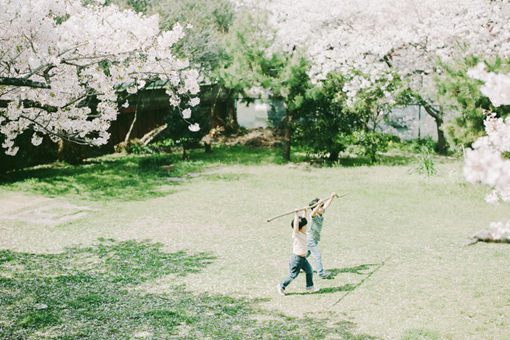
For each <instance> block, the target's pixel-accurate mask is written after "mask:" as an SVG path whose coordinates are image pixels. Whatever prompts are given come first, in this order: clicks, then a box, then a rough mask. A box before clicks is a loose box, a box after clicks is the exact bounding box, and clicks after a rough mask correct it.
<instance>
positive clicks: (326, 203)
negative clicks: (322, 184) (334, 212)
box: [323, 192, 338, 211]
mask: <svg viewBox="0 0 510 340" xmlns="http://www.w3.org/2000/svg"><path fill="white" fill-rule="evenodd" d="M337 196H338V195H337V194H336V193H334V192H332V193H331V195H330V196H329V198H328V199H327V200H326V202H325V203H324V207H323V209H324V211H326V209H327V208H328V207H329V206H330V205H331V202H333V198H335V197H337Z"/></svg>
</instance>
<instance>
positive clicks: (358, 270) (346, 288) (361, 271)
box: [287, 263, 379, 295]
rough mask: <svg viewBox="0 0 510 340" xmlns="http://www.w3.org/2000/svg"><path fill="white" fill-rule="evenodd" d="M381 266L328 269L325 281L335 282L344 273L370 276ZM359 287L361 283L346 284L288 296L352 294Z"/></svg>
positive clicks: (361, 265) (366, 265)
mask: <svg viewBox="0 0 510 340" xmlns="http://www.w3.org/2000/svg"><path fill="white" fill-rule="evenodd" d="M378 266H379V264H371V263H368V264H360V265H358V266H354V267H345V268H332V269H328V272H329V276H328V277H327V278H325V280H334V279H335V278H336V277H337V276H338V275H339V274H342V273H350V274H356V275H364V276H366V275H370V274H371V273H372V271H371V269H372V268H374V267H378ZM358 286H359V283H357V284H350V283H348V284H345V285H343V286H338V287H324V288H321V289H320V290H319V291H317V292H313V293H308V292H297V293H287V295H310V294H314V295H316V294H331V293H338V292H350V291H353V290H354V289H356V288H357V287H358Z"/></svg>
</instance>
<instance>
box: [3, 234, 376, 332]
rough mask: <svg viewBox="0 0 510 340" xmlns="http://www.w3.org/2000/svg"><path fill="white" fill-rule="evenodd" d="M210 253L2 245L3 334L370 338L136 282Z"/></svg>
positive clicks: (248, 304) (181, 268)
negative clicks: (45, 250) (39, 250)
mask: <svg viewBox="0 0 510 340" xmlns="http://www.w3.org/2000/svg"><path fill="white" fill-rule="evenodd" d="M213 260H214V256H212V255H211V254H208V253H197V254H188V253H186V252H182V251H181V252H174V253H165V252H163V251H162V250H161V246H160V245H159V244H152V243H147V242H142V243H139V242H134V241H125V242H115V241H112V240H102V241H100V243H99V244H98V245H97V246H94V247H86V248H69V249H67V250H66V251H65V252H63V253H61V254H43V255H36V254H29V253H18V252H12V251H8V250H3V251H0V338H3V339H10V338H41V337H43V338H54V337H55V338H98V339H102V338H133V337H150V338H169V337H185V338H190V339H195V338H214V339H219V338H228V339H245V338H250V339H251V338H258V339H261V338H264V339H266V338H292V339H298V338H312V337H313V338H317V339H321V338H325V337H327V336H328V337H331V336H333V337H335V338H349V339H364V338H370V337H368V336H365V335H355V334H353V333H352V329H353V328H354V326H355V325H354V324H352V323H350V322H344V321H340V322H337V323H336V324H334V325H328V322H327V321H328V320H319V319H315V318H313V317H307V318H293V317H288V316H286V315H284V314H281V313H276V312H271V311H268V310H264V309H261V308H260V307H258V304H259V303H260V301H261V300H260V299H259V300H256V299H243V298H233V297H229V296H222V295H211V294H196V293H191V292H189V291H187V290H186V289H185V287H184V286H183V285H179V284H177V283H175V284H171V285H170V286H169V287H167V290H166V291H164V292H161V293H159V294H155V293H148V292H147V290H144V288H143V287H144V286H145V285H144V286H142V287H137V285H140V284H142V283H145V284H150V283H151V282H152V281H153V280H155V279H158V278H161V277H163V276H167V275H175V276H183V275H187V274H189V273H199V272H200V271H201V270H202V269H203V268H204V267H206V266H207V265H208V264H210V263H211V262H212V261H213ZM211 279H213V278H211ZM329 321H331V320H329Z"/></svg>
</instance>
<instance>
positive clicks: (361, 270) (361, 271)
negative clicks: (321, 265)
mask: <svg viewBox="0 0 510 340" xmlns="http://www.w3.org/2000/svg"><path fill="white" fill-rule="evenodd" d="M374 266H377V264H373V263H367V264H360V265H359V266H354V267H346V268H331V269H328V272H329V276H328V277H327V278H326V280H333V279H334V278H335V277H336V276H337V275H338V274H342V273H351V274H357V275H365V274H367V271H368V270H370V268H372V267H374Z"/></svg>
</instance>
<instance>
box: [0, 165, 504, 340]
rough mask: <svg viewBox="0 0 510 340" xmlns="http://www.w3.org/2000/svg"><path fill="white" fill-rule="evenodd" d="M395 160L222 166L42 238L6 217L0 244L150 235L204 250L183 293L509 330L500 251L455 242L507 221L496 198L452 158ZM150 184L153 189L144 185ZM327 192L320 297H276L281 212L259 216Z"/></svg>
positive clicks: (376, 320) (356, 318)
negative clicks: (418, 163)
mask: <svg viewBox="0 0 510 340" xmlns="http://www.w3.org/2000/svg"><path fill="white" fill-rule="evenodd" d="M263 161H264V159H258V160H255V163H257V162H263ZM225 162H227V160H225ZM409 169H410V167H409V166H399V167H384V166H377V167H357V168H323V169H317V168H310V167H307V166H295V165H262V166H253V165H246V166H236V165H230V166H228V167H225V168H220V169H216V170H215V172H214V173H212V172H208V173H207V174H203V175H202V176H201V177H198V178H192V179H191V180H190V181H189V182H186V183H184V184H181V185H178V186H176V188H175V193H173V194H172V195H169V196H162V197H155V198H150V197H149V198H147V199H146V200H144V201H119V200H111V199H102V200H101V204H100V209H99V210H98V211H96V212H94V213H93V214H92V215H91V216H90V217H89V218H88V219H86V220H79V221H74V222H71V223H68V224H66V225H62V226H59V227H57V228H47V229H46V232H45V233H43V234H41V233H40V231H38V230H37V228H34V227H28V226H23V225H21V226H20V225H19V224H14V223H11V224H6V225H5V226H3V229H4V231H5V233H4V235H5V238H4V237H2V240H0V245H1V246H2V247H13V244H14V245H15V246H14V247H15V248H17V249H19V250H31V251H32V250H33V251H56V250H58V249H61V248H62V247H64V246H69V245H74V244H77V243H84V244H89V243H92V242H94V241H95V240H96V239H97V238H98V237H101V236H103V237H113V238H115V239H121V240H126V239H138V240H143V239H151V240H157V241H158V242H162V243H163V244H164V247H165V249H166V250H168V251H172V252H173V251H180V250H183V249H187V250H190V251H191V252H201V251H206V252H210V253H212V254H214V256H216V257H217V259H216V260H215V261H214V262H213V263H212V264H210V265H209V266H207V267H206V268H204V269H203V270H202V271H201V273H199V274H190V275H188V276H186V277H183V278H182V279H181V281H179V282H182V283H184V284H186V286H187V287H188V288H189V289H191V290H193V291H196V292H200V293H201V292H204V291H207V292H210V293H213V294H226V295H229V296H238V297H256V298H269V300H268V301H266V302H264V303H263V305H264V306H265V307H269V308H271V309H276V310H280V311H283V312H285V313H286V314H290V315H296V316H300V317H301V316H305V315H306V316H310V315H313V316H316V317H328V318H329V319H330V320H348V321H352V322H354V324H355V325H356V326H357V327H358V331H360V332H363V333H367V334H373V335H376V336H381V337H386V338H399V337H409V338H416V337H420V336H425V337H431V338H434V337H441V338H443V337H451V338H463V337H472V338H480V337H487V336H493V337H494V338H504V337H505V336H506V335H507V329H508V328H509V327H510V324H509V322H508V321H507V320H508V319H507V318H506V317H505V315H508V314H509V313H510V307H509V306H510V303H509V302H510V300H509V298H508V296H510V294H509V293H510V289H509V288H508V285H507V283H508V280H509V279H510V274H508V270H507V267H508V263H509V259H510V255H509V253H508V251H507V246H505V245H497V244H478V245H475V246H472V247H463V244H464V243H465V241H466V238H467V237H468V236H470V235H471V234H473V233H474V232H477V231H478V230H480V229H482V228H485V227H486V226H487V225H488V223H489V222H490V221H492V220H498V219H501V218H505V217H507V216H508V213H509V212H510V211H509V210H508V207H506V206H500V207H491V206H487V205H485V204H483V201H482V197H483V192H484V190H483V188H479V187H473V186H469V185H466V184H465V183H464V182H463V180H462V177H461V174H460V170H461V169H460V164H459V163H447V164H442V165H440V166H439V175H438V176H435V177H431V178H427V177H423V176H419V175H417V174H409ZM162 182H163V181H159V183H162ZM153 183H154V187H155V188H156V187H157V184H158V180H155V181H154V182H153ZM18 185H19V186H18ZM21 185H22V184H19V182H17V183H16V184H14V186H18V187H14V188H13V187H12V186H11V189H18V190H19V189H20V188H22V187H21ZM165 185H166V184H165ZM105 186H106V187H108V185H106V184H105ZM135 188H136V187H135ZM95 190H97V189H95ZM105 190H106V189H105ZM126 190H130V189H126ZM332 190H334V191H336V192H338V193H340V192H348V193H349V196H348V198H346V199H344V200H342V201H339V202H336V203H335V204H334V205H333V206H332V207H331V209H330V211H328V213H327V217H326V222H325V223H326V224H325V229H324V234H323V240H322V242H321V247H322V249H323V257H324V263H325V265H326V267H327V268H330V269H331V268H333V269H335V270H334V272H335V273H336V276H335V278H334V279H333V280H326V281H324V280H321V281H319V282H318V283H319V284H320V286H321V287H322V288H325V289H324V290H323V293H321V294H313V295H299V294H294V295H291V296H288V297H285V298H281V297H280V296H277V295H276V293H275V291H274V286H275V284H276V282H277V281H278V280H280V279H281V278H282V277H283V276H284V275H285V274H286V267H287V261H288V257H289V253H290V228H289V227H288V224H289V223H288V221H287V219H288V218H286V219H285V218H284V219H282V220H279V221H275V222H273V223H270V224H267V223H266V222H265V218H267V217H269V216H271V215H274V214H278V213H280V212H282V211H286V210H289V209H292V208H294V207H297V206H301V205H302V204H303V202H308V201H309V200H310V199H311V198H313V197H315V196H324V195H327V194H328V193H329V192H330V191H332ZM3 194H4V195H8V194H6V193H5V192H4V193H3ZM4 197H8V196H4ZM20 230H21V231H22V232H20ZM34 237H37V240H38V242H36V243H35V244H34V242H33V240H34ZM55 239H58V242H54V240H55ZM383 261H384V265H383V266H382V267H380V269H378V270H377V271H376V272H375V273H374V274H373V275H372V276H371V277H370V278H369V279H368V280H367V281H366V282H364V283H363V284H362V285H361V286H359V287H356V284H357V283H359V282H360V281H361V280H362V279H363V278H364V277H366V276H367V275H368V274H369V273H371V272H372V271H374V270H375V269H376V268H378V266H379V265H380V264H381V263H382V262H383ZM173 282H174V279H172V278H169V277H166V276H162V277H161V278H159V279H157V280H156V281H155V282H153V283H150V282H149V283H147V284H146V288H147V289H149V290H150V291H155V292H161V291H165V289H167V288H168V287H171V286H172V284H173ZM303 286H304V277H299V278H298V279H297V280H296V282H294V283H293V284H292V285H291V287H289V291H290V292H292V293H300V292H301V291H302V288H303ZM347 292H349V295H347V296H346V297H345V298H343V299H342V300H341V301H340V302H339V303H337V304H336V305H334V304H335V302H336V301H338V300H339V299H340V298H342V297H343V296H344V295H345V294H346V293H347Z"/></svg>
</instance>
